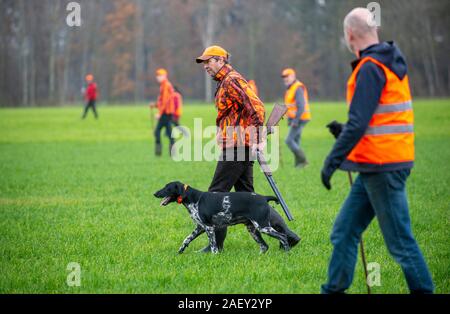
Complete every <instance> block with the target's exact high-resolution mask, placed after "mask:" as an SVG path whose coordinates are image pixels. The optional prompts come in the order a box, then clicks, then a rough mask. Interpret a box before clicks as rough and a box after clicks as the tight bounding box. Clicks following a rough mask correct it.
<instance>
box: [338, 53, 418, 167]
mask: <svg viewBox="0 0 450 314" xmlns="http://www.w3.org/2000/svg"><path fill="white" fill-rule="evenodd" d="M369 61H370V62H373V63H375V64H376V65H378V66H379V67H380V68H381V69H382V70H383V72H384V74H385V77H386V84H385V86H384V88H383V90H382V92H381V96H380V100H379V104H378V107H377V109H376V110H375V112H374V114H373V116H372V119H371V120H370V122H369V126H368V128H367V130H366V132H365V134H364V135H363V137H362V138H361V139H360V141H359V142H358V144H356V146H355V147H354V148H353V150H352V151H351V152H350V154H349V155H348V156H347V160H349V161H351V162H354V163H368V164H375V165H381V166H382V165H383V164H390V163H409V162H412V161H414V114H413V110H412V101H411V93H410V90H409V82H408V76H407V75H406V76H405V77H404V78H403V79H402V80H401V79H399V78H398V77H397V75H396V74H395V73H393V72H392V71H391V70H390V69H389V68H388V67H386V66H385V65H384V64H382V63H381V62H379V61H378V60H376V59H374V58H371V57H365V58H363V59H362V60H361V61H360V62H359V64H358V65H357V66H356V68H355V69H354V71H353V73H352V75H351V76H350V78H349V80H348V82H347V102H348V104H349V105H351V101H352V99H353V95H354V93H355V88H356V80H357V75H358V72H359V70H360V69H361V66H362V65H363V64H364V63H366V62H369Z"/></svg>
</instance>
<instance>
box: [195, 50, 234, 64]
mask: <svg viewBox="0 0 450 314" xmlns="http://www.w3.org/2000/svg"><path fill="white" fill-rule="evenodd" d="M229 56H230V54H229V53H228V52H227V51H226V50H225V49H223V48H222V47H220V46H209V47H208V48H206V49H205V51H203V53H202V55H201V56H200V57H198V58H197V59H195V62H197V63H202V62H203V61H206V60H209V59H211V58H212V57H224V58H225V59H228V57H229Z"/></svg>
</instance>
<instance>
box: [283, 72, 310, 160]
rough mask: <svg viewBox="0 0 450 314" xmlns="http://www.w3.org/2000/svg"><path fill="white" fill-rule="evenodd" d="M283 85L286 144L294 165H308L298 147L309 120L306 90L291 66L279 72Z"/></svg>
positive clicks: (301, 150)
mask: <svg viewBox="0 0 450 314" xmlns="http://www.w3.org/2000/svg"><path fill="white" fill-rule="evenodd" d="M281 77H282V78H283V82H284V85H285V86H286V87H287V90H286V93H285V95H284V103H285V105H286V106H287V107H288V111H287V113H286V115H287V117H288V125H289V134H288V136H287V137H286V144H287V146H288V147H289V149H290V150H291V151H292V153H293V154H294V157H295V167H297V168H304V167H306V166H307V165H308V160H307V159H306V156H305V153H304V151H303V149H302V148H301V147H300V142H301V137H302V131H303V129H304V127H305V126H306V124H307V123H308V122H309V121H310V120H311V112H310V109H309V99H308V90H307V89H306V86H305V85H304V84H303V83H302V82H300V81H299V80H298V79H297V75H296V73H295V71H294V70H293V69H291V68H287V69H284V70H283V72H282V73H281Z"/></svg>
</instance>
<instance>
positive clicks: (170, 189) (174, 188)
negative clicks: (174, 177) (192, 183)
mask: <svg viewBox="0 0 450 314" xmlns="http://www.w3.org/2000/svg"><path fill="white" fill-rule="evenodd" d="M184 192H185V185H184V184H183V183H181V182H178V181H176V182H170V183H168V184H166V186H165V187H163V188H162V189H161V190H159V191H157V192H156V193H155V194H153V195H154V196H155V197H157V198H162V201H161V203H160V205H161V206H166V205H168V204H170V203H172V202H175V201H177V199H178V197H179V196H182V195H183V193H184Z"/></svg>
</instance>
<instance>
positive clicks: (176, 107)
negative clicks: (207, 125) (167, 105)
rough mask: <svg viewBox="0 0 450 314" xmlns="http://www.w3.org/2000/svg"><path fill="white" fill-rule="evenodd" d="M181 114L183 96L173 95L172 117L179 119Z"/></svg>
mask: <svg viewBox="0 0 450 314" xmlns="http://www.w3.org/2000/svg"><path fill="white" fill-rule="evenodd" d="M182 114H183V96H181V94H180V93H177V92H174V93H173V115H174V117H175V118H177V119H178V118H180V117H181V115H182Z"/></svg>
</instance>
